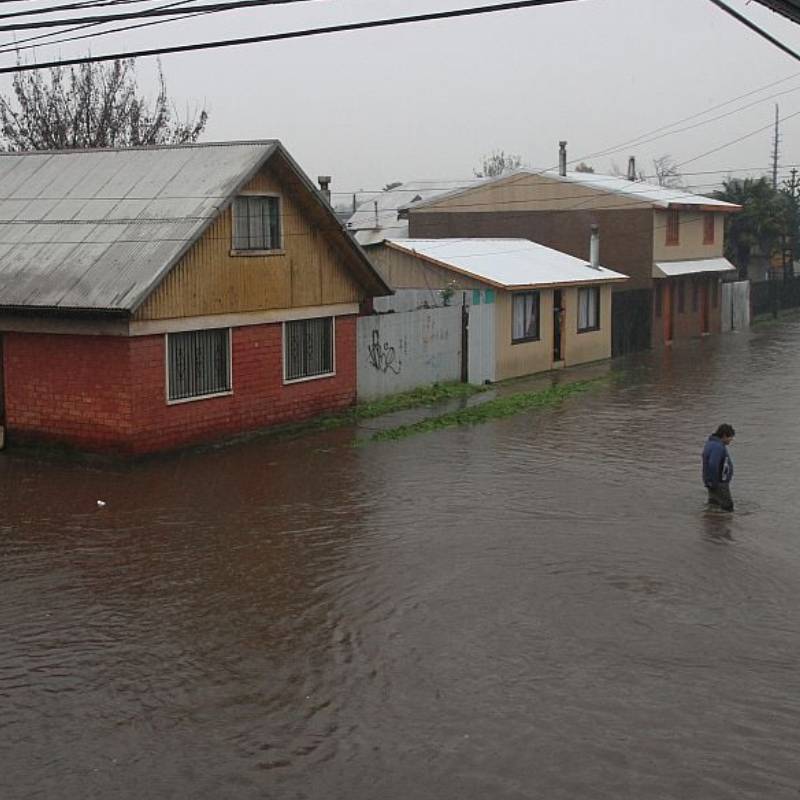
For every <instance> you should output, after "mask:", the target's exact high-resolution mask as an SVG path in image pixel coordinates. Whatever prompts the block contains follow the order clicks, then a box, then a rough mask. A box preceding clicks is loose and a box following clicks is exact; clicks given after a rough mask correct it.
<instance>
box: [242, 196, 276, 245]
mask: <svg viewBox="0 0 800 800" xmlns="http://www.w3.org/2000/svg"><path fill="white" fill-rule="evenodd" d="M279 212H280V202H279V200H278V198H277V197H258V196H253V197H249V196H248V197H237V198H236V200H235V201H234V203H233V248H234V249H235V250H274V249H277V248H279V247H280V213H279Z"/></svg>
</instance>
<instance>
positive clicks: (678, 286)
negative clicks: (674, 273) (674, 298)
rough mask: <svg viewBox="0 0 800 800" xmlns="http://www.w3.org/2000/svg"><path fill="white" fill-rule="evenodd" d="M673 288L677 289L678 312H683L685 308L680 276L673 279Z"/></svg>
mask: <svg viewBox="0 0 800 800" xmlns="http://www.w3.org/2000/svg"><path fill="white" fill-rule="evenodd" d="M675 288H676V289H677V291H678V313H679V314H683V312H684V311H685V309H686V298H685V297H684V285H683V281H682V280H681V279H680V278H678V280H677V281H675Z"/></svg>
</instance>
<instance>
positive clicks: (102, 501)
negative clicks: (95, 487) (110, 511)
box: [97, 500, 106, 508]
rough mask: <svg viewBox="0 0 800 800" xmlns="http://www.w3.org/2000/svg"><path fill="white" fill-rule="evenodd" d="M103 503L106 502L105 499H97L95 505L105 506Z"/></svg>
mask: <svg viewBox="0 0 800 800" xmlns="http://www.w3.org/2000/svg"><path fill="white" fill-rule="evenodd" d="M105 504H106V501H105V500H98V501H97V505H98V507H99V508H103V507H104V506H105Z"/></svg>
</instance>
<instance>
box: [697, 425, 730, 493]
mask: <svg viewBox="0 0 800 800" xmlns="http://www.w3.org/2000/svg"><path fill="white" fill-rule="evenodd" d="M732 477H733V461H731V456H730V453H729V452H728V448H727V447H725V444H724V443H723V441H722V439H720V438H719V437H718V436H709V437H708V441H707V442H706V446H705V447H704V448H703V483H704V484H705V485H706V486H708V487H709V488H710V489H714V488H716V487H717V486H719V484H721V483H730V482H731V478H732Z"/></svg>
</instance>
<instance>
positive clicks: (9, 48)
mask: <svg viewBox="0 0 800 800" xmlns="http://www.w3.org/2000/svg"><path fill="white" fill-rule="evenodd" d="M132 1H133V2H140V0H132ZM190 2H192V0H178V2H176V3H170V4H169V5H168V6H161V7H162V8H169V7H174V6H179V5H183V4H184V3H190ZM208 13H212V12H208V11H206V12H199V11H198V12H195V13H194V14H187V13H182V14H181V13H178V12H176V14H177V16H174V17H170V18H169V19H157V20H154V21H152V22H140V23H138V24H136V25H124V26H122V27H120V28H112V29H111V30H106V31H94V32H92V33H84V34H81V35H80V36H68V37H65V38H62V39H52V38H51V37H53V36H58V35H60V34H62V33H73V32H75V31H83V30H86V29H88V28H96V27H97V26H98V25H102V24H103V23H101V22H92V23H90V24H88V25H76V26H75V27H74V28H68V29H67V30H65V31H57V32H51V33H40V34H39V35H38V36H29V37H27V38H25V39H19V40H17V41H15V42H5V43H3V44H0V54H2V53H16V52H20V51H22V50H35V49H36V48H37V47H39V46H40V45H37V44H25V43H26V42H38V41H40V40H41V39H48V40H49V41H46V42H43V43H42V44H44V45H56V44H63V43H65V42H77V41H80V40H81V39H91V38H93V37H95V36H106V35H108V34H112V33H122V32H124V31H132V30H136V29H138V28H149V27H151V26H153V25H165V24H167V23H168V22H179V21H180V20H184V19H189V18H191V17H199V16H202V15H203V14H208ZM20 45H24V46H20Z"/></svg>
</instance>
